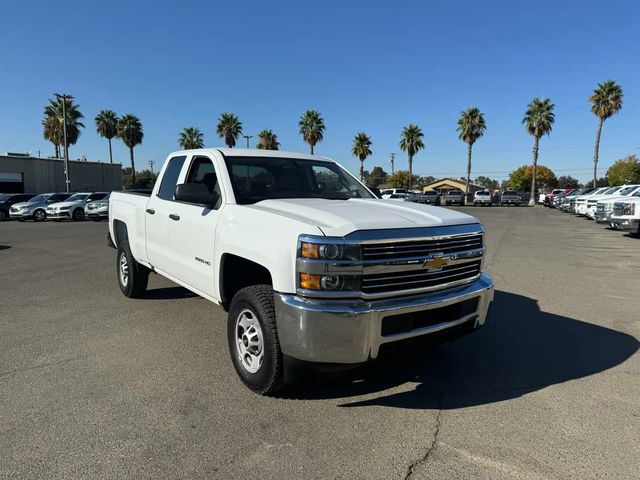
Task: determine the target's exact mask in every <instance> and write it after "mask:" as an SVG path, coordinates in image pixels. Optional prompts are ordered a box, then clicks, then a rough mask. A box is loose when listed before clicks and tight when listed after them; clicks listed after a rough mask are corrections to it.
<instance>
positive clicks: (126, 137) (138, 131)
mask: <svg viewBox="0 0 640 480" xmlns="http://www.w3.org/2000/svg"><path fill="white" fill-rule="evenodd" d="M118 138H119V139H120V140H122V143H124V144H125V145H126V146H127V147H129V156H130V158H131V178H132V181H133V184H134V185H135V183H136V164H135V161H134V156H133V148H134V147H135V146H137V145H140V144H141V143H142V139H143V138H144V131H143V130H142V123H140V119H139V118H138V117H136V116H135V115H132V114H130V113H127V114H125V115H123V116H122V117H120V118H119V119H118Z"/></svg>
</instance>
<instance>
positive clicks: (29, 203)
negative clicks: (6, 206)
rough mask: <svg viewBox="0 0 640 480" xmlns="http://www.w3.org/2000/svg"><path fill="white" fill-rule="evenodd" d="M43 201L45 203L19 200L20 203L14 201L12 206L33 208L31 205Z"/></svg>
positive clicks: (33, 205)
mask: <svg viewBox="0 0 640 480" xmlns="http://www.w3.org/2000/svg"><path fill="white" fill-rule="evenodd" d="M41 203H44V202H18V203H14V204H13V205H11V206H12V207H27V208H31V207H35V206H36V205H40V204H41Z"/></svg>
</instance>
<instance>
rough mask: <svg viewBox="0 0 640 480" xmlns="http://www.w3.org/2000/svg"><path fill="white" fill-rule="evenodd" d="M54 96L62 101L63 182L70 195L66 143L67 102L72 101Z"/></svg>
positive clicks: (56, 94)
mask: <svg viewBox="0 0 640 480" xmlns="http://www.w3.org/2000/svg"><path fill="white" fill-rule="evenodd" d="M54 96H55V97H56V98H57V99H58V100H60V99H62V132H63V135H64V182H65V184H66V186H67V193H70V191H71V190H70V184H71V180H69V144H68V143H67V100H73V96H72V95H66V94H62V95H60V94H59V93H54Z"/></svg>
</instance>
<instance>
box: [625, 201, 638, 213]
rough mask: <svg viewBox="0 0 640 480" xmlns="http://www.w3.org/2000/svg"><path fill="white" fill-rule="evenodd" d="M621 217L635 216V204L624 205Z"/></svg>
mask: <svg viewBox="0 0 640 480" xmlns="http://www.w3.org/2000/svg"><path fill="white" fill-rule="evenodd" d="M622 214H623V215H635V214H636V204H635V203H625V204H624V207H623V209H622Z"/></svg>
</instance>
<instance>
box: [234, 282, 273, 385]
mask: <svg viewBox="0 0 640 480" xmlns="http://www.w3.org/2000/svg"><path fill="white" fill-rule="evenodd" d="M227 338H228V342H229V353H230V355H231V360H232V362H233V366H234V367H235V369H236V372H237V373H238V376H239V377H240V379H241V380H242V382H243V383H244V384H245V385H246V386H247V387H249V388H250V389H251V390H253V391H254V392H256V393H258V394H260V395H270V394H272V393H273V392H275V391H276V390H278V389H279V388H281V387H282V385H283V384H284V366H283V358H282V351H281V350H280V341H279V340H278V331H277V328H276V314H275V307H274V302H273V289H272V288H271V286H269V285H254V286H250V287H245V288H243V289H242V290H240V291H238V293H236V294H235V296H234V297H233V300H231V305H230V307H229V317H228V319H227Z"/></svg>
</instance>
